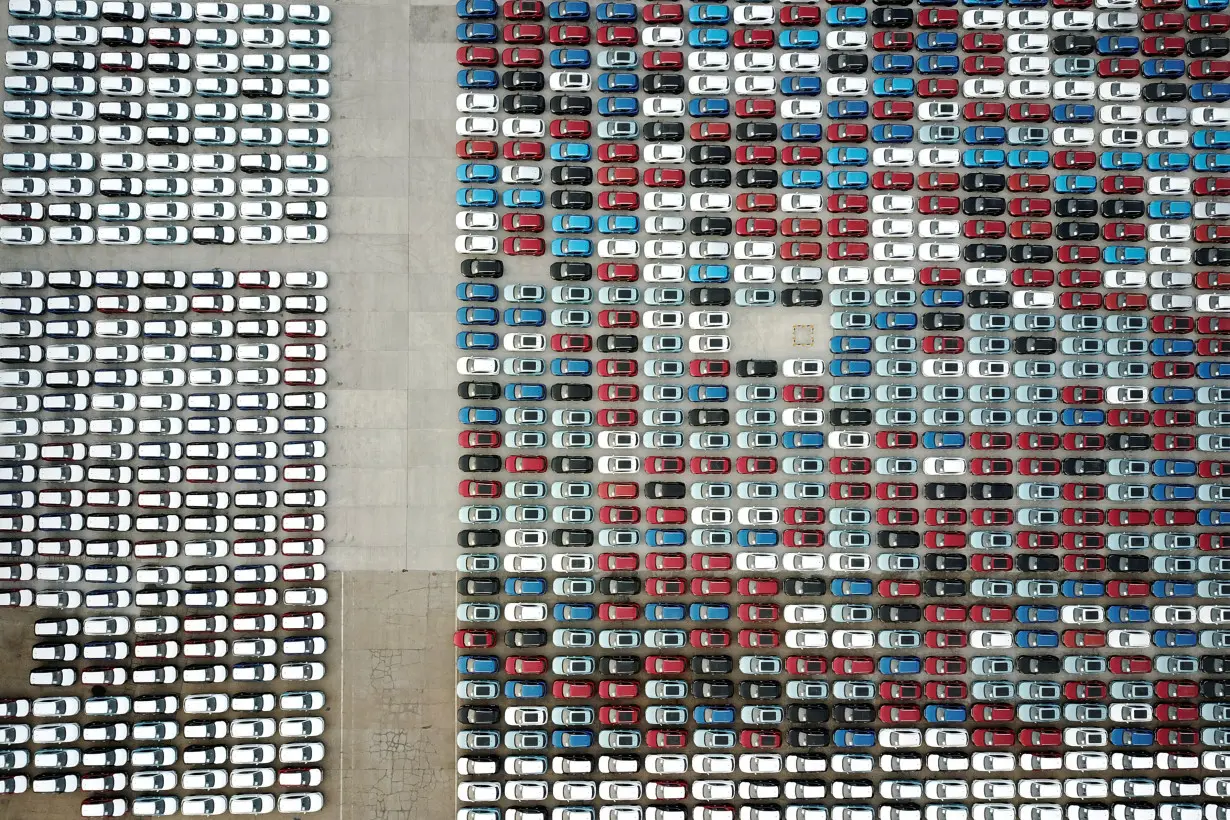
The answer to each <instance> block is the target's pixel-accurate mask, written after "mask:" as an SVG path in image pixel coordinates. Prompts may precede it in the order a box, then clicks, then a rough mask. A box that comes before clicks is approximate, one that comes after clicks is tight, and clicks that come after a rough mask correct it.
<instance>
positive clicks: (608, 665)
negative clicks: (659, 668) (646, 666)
mask: <svg viewBox="0 0 1230 820" xmlns="http://www.w3.org/2000/svg"><path fill="white" fill-rule="evenodd" d="M598 668H599V669H600V670H602V674H604V675H615V676H617V677H621V678H623V677H628V676H630V675H635V674H637V673H639V672H640V671H641V660H640V658H634V657H632V656H631V655H604V656H602V657H600V658H598Z"/></svg>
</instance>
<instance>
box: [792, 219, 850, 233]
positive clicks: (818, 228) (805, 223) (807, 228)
mask: <svg viewBox="0 0 1230 820" xmlns="http://www.w3.org/2000/svg"><path fill="white" fill-rule="evenodd" d="M836 221H837V220H829V223H830V225H831V224H832V223H833V222H836ZM847 221H850V222H856V223H857V222H859V221H865V220H841V222H847ZM841 227H843V228H845V227H846V226H844V225H843V226H841ZM857 228H858V226H857V225H851V226H849V227H848V230H857ZM823 233H824V223H823V222H821V221H820V220H819V219H803V218H799V217H795V218H794V219H785V220H782V235H783V236H820V235H821V234H823ZM829 233H830V234H832V233H833V232H832V230H830V231H829ZM839 235H841V236H847V235H849V236H857V235H859V234H839ZM861 235H862V236H866V234H861Z"/></svg>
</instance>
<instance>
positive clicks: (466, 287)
mask: <svg viewBox="0 0 1230 820" xmlns="http://www.w3.org/2000/svg"><path fill="white" fill-rule="evenodd" d="M456 293H457V298H458V299H460V300H461V301H463V302H494V301H496V300H497V299H499V298H500V289H499V288H497V287H496V286H495V285H489V284H487V283H486V282H462V283H461V284H459V285H457V291H456Z"/></svg>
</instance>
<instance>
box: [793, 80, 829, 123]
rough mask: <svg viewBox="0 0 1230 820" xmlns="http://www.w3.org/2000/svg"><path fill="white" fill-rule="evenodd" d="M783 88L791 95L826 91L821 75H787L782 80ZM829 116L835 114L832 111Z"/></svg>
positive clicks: (809, 95)
mask: <svg viewBox="0 0 1230 820" xmlns="http://www.w3.org/2000/svg"><path fill="white" fill-rule="evenodd" d="M781 89H782V93H783V94H785V95H786V96H789V97H815V96H817V95H818V94H820V93H821V92H822V91H824V83H822V82H821V81H820V78H819V77H786V78H785V79H783V80H782V82H781ZM834 102H837V101H836V100H835V101H834ZM829 104H830V105H832V103H829ZM829 116H830V117H831V116H834V115H833V114H831V113H830V114H829Z"/></svg>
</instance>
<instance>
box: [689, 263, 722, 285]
mask: <svg viewBox="0 0 1230 820" xmlns="http://www.w3.org/2000/svg"><path fill="white" fill-rule="evenodd" d="M688 281H689V282H696V283H698V284H701V283H707V282H729V281H730V266H729V265H715V264H700V263H697V264H695V265H688Z"/></svg>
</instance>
